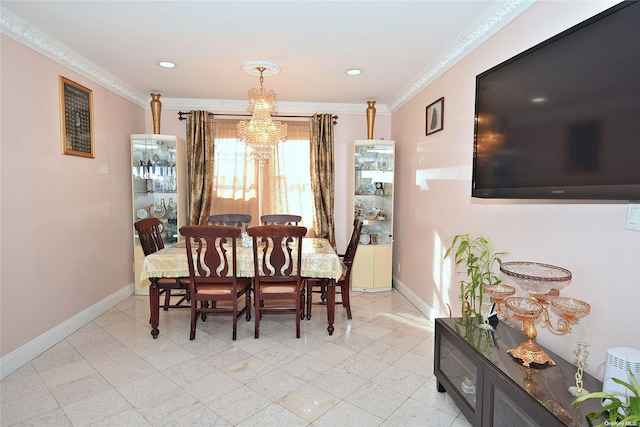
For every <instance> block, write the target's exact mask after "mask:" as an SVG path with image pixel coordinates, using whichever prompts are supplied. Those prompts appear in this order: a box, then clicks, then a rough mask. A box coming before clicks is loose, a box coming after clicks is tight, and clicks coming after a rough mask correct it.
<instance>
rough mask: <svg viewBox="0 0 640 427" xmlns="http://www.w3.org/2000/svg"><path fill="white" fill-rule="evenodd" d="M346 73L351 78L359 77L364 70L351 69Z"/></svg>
mask: <svg viewBox="0 0 640 427" xmlns="http://www.w3.org/2000/svg"><path fill="white" fill-rule="evenodd" d="M346 73H347V74H348V75H350V76H357V75H360V74H362V70H361V69H360V68H349V69H348V70H347V71H346Z"/></svg>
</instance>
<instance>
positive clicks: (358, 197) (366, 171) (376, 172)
mask: <svg viewBox="0 0 640 427" xmlns="http://www.w3.org/2000/svg"><path fill="white" fill-rule="evenodd" d="M394 164H395V143H394V141H386V140H358V141H355V143H354V149H353V177H354V178H353V188H352V194H353V215H354V217H355V218H358V219H360V220H362V222H363V226H362V237H361V239H360V243H359V245H358V250H357V252H356V257H355V260H354V262H353V267H352V271H351V288H352V289H353V290H355V291H367V292H377V291H386V290H389V289H391V282H392V261H393V190H394V189H393V178H394Z"/></svg>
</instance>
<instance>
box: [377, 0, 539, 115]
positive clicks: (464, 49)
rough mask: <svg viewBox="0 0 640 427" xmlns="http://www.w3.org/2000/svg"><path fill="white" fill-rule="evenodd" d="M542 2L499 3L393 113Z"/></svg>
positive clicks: (395, 104) (397, 103) (396, 103)
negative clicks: (522, 14) (529, 9)
mask: <svg viewBox="0 0 640 427" xmlns="http://www.w3.org/2000/svg"><path fill="white" fill-rule="evenodd" d="M537 1H538V0H510V1H506V2H503V1H497V2H496V3H495V6H494V8H493V10H491V11H490V12H488V13H487V15H488V18H484V19H480V20H479V22H478V23H477V25H476V26H475V28H474V29H473V30H472V31H471V32H470V33H469V34H468V35H467V36H466V37H462V36H459V38H460V41H459V42H458V43H456V44H455V45H454V46H453V47H452V48H451V49H449V51H448V52H447V53H446V54H445V55H444V56H443V57H442V59H440V61H438V62H437V63H436V64H435V65H434V66H433V67H431V68H430V69H429V70H428V71H427V72H426V73H425V74H424V75H423V76H422V77H421V78H420V79H419V80H418V81H417V82H415V83H414V84H413V85H411V87H410V88H409V89H407V90H406V91H405V92H404V93H403V94H401V95H400V96H399V97H398V99H396V100H395V101H394V102H393V103H391V105H390V106H389V111H390V113H393V112H395V111H397V110H398V109H399V108H400V107H402V106H403V105H404V104H406V103H407V102H409V101H410V100H411V99H412V98H413V97H414V96H416V95H417V94H418V93H419V92H420V91H422V90H423V89H424V88H426V87H427V86H429V85H430V84H431V83H432V82H434V81H435V80H436V79H437V78H438V77H440V76H441V75H443V74H444V73H445V72H447V70H449V69H450V68H451V67H453V66H454V65H455V64H456V63H458V62H459V61H461V60H462V59H463V58H464V57H465V56H467V55H468V54H469V53H471V52H472V51H473V50H474V49H475V48H477V47H478V46H480V45H481V44H482V43H484V42H485V41H486V40H487V39H488V38H489V37H491V36H492V35H494V34H495V33H497V32H498V31H499V30H501V29H502V28H503V27H504V26H506V25H507V24H508V23H509V22H511V21H512V20H514V19H515V18H516V17H517V16H519V15H520V14H521V13H522V12H524V11H525V10H527V9H528V8H529V7H531V6H532V5H533V4H535V3H536V2H537Z"/></svg>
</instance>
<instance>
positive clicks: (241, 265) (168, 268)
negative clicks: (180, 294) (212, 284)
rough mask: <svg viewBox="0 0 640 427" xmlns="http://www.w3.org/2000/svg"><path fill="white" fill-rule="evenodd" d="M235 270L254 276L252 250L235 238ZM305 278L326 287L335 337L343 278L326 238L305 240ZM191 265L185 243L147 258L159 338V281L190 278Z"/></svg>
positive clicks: (146, 272) (153, 326)
mask: <svg viewBox="0 0 640 427" xmlns="http://www.w3.org/2000/svg"><path fill="white" fill-rule="evenodd" d="M236 244H237V246H236V269H237V275H238V276H239V277H254V276H255V269H254V266H253V247H252V246H251V245H249V244H243V242H242V240H241V239H236ZM230 274H232V273H230ZM301 275H302V277H303V278H310V279H311V278H313V279H322V280H324V281H325V282H326V285H327V295H326V298H327V299H326V302H327V323H328V326H327V331H328V332H329V335H333V331H334V326H333V322H334V318H335V298H336V294H335V292H336V290H335V284H336V281H337V280H338V279H339V278H340V276H342V263H341V262H340V258H339V257H338V255H337V253H336V251H335V250H334V248H333V246H331V244H330V243H329V241H328V240H327V239H323V238H317V237H305V238H303V239H302V266H301ZM188 277H189V262H188V260H187V251H186V245H185V242H184V240H180V241H178V243H176V244H174V245H171V246H165V247H164V248H163V249H161V250H159V251H157V252H154V253H152V254H149V255H147V256H146V257H145V258H144V262H143V265H142V272H141V273H140V279H141V281H144V280H149V282H150V284H149V303H150V304H149V305H150V311H151V335H152V336H153V338H154V339H155V338H157V337H158V334H159V333H160V331H159V329H158V326H159V323H160V289H159V288H158V285H157V282H158V280H159V279H160V278H188Z"/></svg>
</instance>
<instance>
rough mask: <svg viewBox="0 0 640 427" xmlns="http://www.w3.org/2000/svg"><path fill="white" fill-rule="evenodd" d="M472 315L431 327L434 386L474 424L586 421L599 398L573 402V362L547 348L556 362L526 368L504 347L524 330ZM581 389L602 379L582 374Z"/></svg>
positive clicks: (442, 320) (547, 426) (595, 385)
mask: <svg viewBox="0 0 640 427" xmlns="http://www.w3.org/2000/svg"><path fill="white" fill-rule="evenodd" d="M478 324H479V320H478V319H477V318H475V317H468V318H467V317H465V318H439V319H436V325H435V326H436V327H435V357H434V373H435V375H436V378H437V381H438V391H440V392H445V391H446V392H447V393H448V394H449V396H450V397H451V399H452V400H453V401H454V402H455V403H456V405H457V406H458V408H459V409H460V411H461V412H462V413H463V414H464V415H465V417H467V419H468V420H469V422H470V423H471V424H472V425H474V426H483V427H489V426H518V427H521V426H532V427H533V426H545V427H550V426H587V425H588V423H587V421H586V418H585V415H586V414H587V413H590V412H595V411H597V410H598V409H599V408H600V406H599V403H598V402H597V399H590V400H587V401H586V402H584V403H582V404H581V405H573V406H572V405H571V402H573V399H574V397H573V396H572V395H571V394H569V392H568V388H569V387H570V386H572V385H575V373H576V370H577V368H576V366H575V365H573V364H572V363H570V362H568V361H566V360H564V359H562V358H561V357H560V356H558V355H557V354H555V353H553V352H552V351H549V350H548V349H545V351H546V352H547V353H548V354H549V355H550V356H551V357H552V358H553V360H554V361H555V362H556V366H550V367H547V368H543V369H536V368H534V367H530V368H527V367H525V366H522V365H521V364H520V363H519V362H517V361H516V360H514V359H513V358H512V357H511V356H510V355H509V354H507V350H509V349H511V348H516V347H517V346H518V345H519V344H520V343H521V342H524V341H526V339H527V338H526V337H525V336H524V334H523V333H522V332H521V331H520V330H517V329H515V328H512V327H511V326H509V325H507V324H505V323H502V322H500V323H499V324H498V325H497V326H496V328H495V330H494V331H486V330H483V329H480V328H479V327H478ZM583 383H584V388H585V389H587V390H589V391H600V390H602V383H601V382H600V381H598V380H597V379H595V378H594V377H593V376H591V375H589V374H587V373H585V374H584V375H583Z"/></svg>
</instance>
